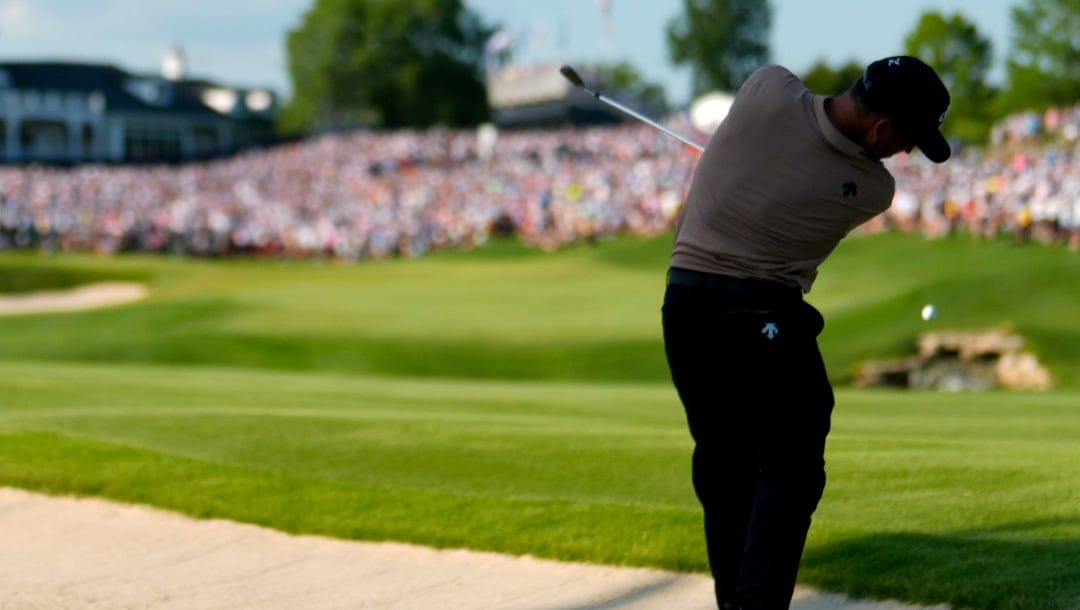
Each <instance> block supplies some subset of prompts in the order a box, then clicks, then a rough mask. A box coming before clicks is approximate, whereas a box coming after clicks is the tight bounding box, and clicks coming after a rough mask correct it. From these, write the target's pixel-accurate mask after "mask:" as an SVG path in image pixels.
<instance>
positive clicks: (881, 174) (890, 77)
mask: <svg viewBox="0 0 1080 610" xmlns="http://www.w3.org/2000/svg"><path fill="white" fill-rule="evenodd" d="M948 109H949V93H948V91H947V90H946V88H945V86H944V85H943V84H942V82H941V80H940V79H939V78H938V76H937V75H936V74H935V73H934V70H933V69H932V68H930V67H929V66H927V65H926V64H925V63H923V62H921V61H919V60H918V59H916V58H914V57H904V56H901V57H889V58H885V59H882V60H880V61H875V62H873V63H871V64H870V65H869V66H868V67H867V68H866V71H865V73H864V74H863V76H862V77H861V78H860V79H859V80H858V81H857V82H856V83H855V85H854V86H853V87H852V88H851V89H850V90H848V91H847V92H845V93H843V94H842V95H839V96H837V97H825V96H821V95H814V94H813V93H811V92H810V91H809V90H807V88H806V87H805V86H804V85H803V84H802V82H800V81H799V79H798V78H797V77H796V76H795V75H793V74H792V73H791V72H789V71H788V70H786V69H785V68H782V67H780V66H769V67H766V68H762V69H760V70H758V71H757V72H755V73H754V74H753V75H752V76H750V78H749V79H747V81H746V82H745V83H744V84H743V85H742V87H741V88H740V89H739V92H738V94H737V95H736V98H735V102H734V104H733V105H732V107H731V110H730V112H729V114H728V116H727V118H726V119H725V120H724V122H723V123H722V124H721V125H720V127H719V128H718V129H717V130H716V132H715V133H714V134H713V136H712V138H711V139H710V141H709V143H708V145H707V146H706V148H705V151H704V153H703V155H702V157H701V159H700V161H699V162H698V166H697V169H696V171H695V174H694V178H693V182H692V183H691V187H690V191H689V194H688V196H687V199H686V203H685V205H684V206H683V209H682V211H681V213H680V217H679V220H678V225H677V233H676V237H675V245H674V249H673V253H672V257H671V269H670V270H669V271H668V282H667V290H666V292H665V297H664V306H663V327H664V344H665V350H666V353H667V359H668V364H669V366H670V369H671V375H672V380H673V381H674V384H675V388H676V389H677V390H678V393H679V397H680V399H681V401H682V403H683V406H684V407H685V410H686V417H687V421H688V424H689V428H690V434H691V436H692V437H693V439H694V442H695V447H694V453H693V460H692V471H693V484H694V490H695V492H696V493H697V496H698V499H699V500H700V502H701V505H702V507H703V508H704V513H705V540H706V546H707V550H708V557H709V564H710V567H711V570H712V574H713V578H714V579H715V587H716V599H717V603H718V604H719V605H720V607H722V608H740V609H751V608H755V609H756V608H769V609H775V608H787V607H788V606H789V605H790V603H791V596H792V593H793V591H794V587H795V578H796V573H797V572H798V568H799V561H800V558H801V556H802V552H803V545H804V543H805V541H806V535H807V531H808V530H809V527H810V516H811V514H812V513H813V512H814V510H815V509H816V508H817V504H818V501H819V499H820V498H821V495H822V491H823V490H824V487H825V463H824V457H823V456H824V451H825V437H826V435H827V434H828V432H829V425H830V416H831V413H832V408H833V392H832V387H831V386H830V384H829V379H828V377H827V376H826V373H825V366H824V364H823V362H822V358H821V354H820V352H819V351H818V346H817V335H818V334H819V333H820V332H821V330H822V328H823V326H824V321H823V319H822V317H821V315H820V314H819V313H818V312H817V310H815V309H814V308H813V307H812V306H810V305H809V304H807V303H806V302H804V301H803V298H802V296H803V293H805V292H809V290H810V287H811V285H812V284H813V282H814V278H815V276H816V275H817V268H818V265H820V264H821V262H822V261H824V260H825V258H826V257H827V256H828V255H829V253H831V252H832V250H833V248H835V247H836V245H837V243H838V242H839V241H840V240H841V239H842V238H843V237H844V236H845V235H847V234H848V232H849V231H851V229H853V228H854V227H856V226H858V225H859V224H861V223H863V222H865V221H867V220H869V219H870V218H872V217H874V216H876V215H877V214H879V213H881V212H883V211H885V210H886V209H887V208H888V207H889V205H890V203H891V202H892V197H893V191H894V182H893V178H892V176H891V175H890V174H889V172H888V170H886V168H885V167H884V165H882V163H881V160H882V159H884V158H886V157H889V156H892V155H894V154H896V153H899V152H901V151H911V150H912V149H913V148H915V147H918V148H919V149H920V150H921V151H922V153H923V154H925V155H926V156H927V157H928V158H930V159H931V160H932V161H934V162H938V163H940V162H943V161H945V160H946V159H948V157H949V155H950V149H949V145H948V143H947V142H946V140H945V139H944V137H943V136H942V135H941V133H940V131H939V127H940V125H941V123H942V121H944V120H945V116H946V114H948Z"/></svg>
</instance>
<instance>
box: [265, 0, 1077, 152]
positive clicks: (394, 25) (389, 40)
mask: <svg viewBox="0 0 1080 610" xmlns="http://www.w3.org/2000/svg"><path fill="white" fill-rule="evenodd" d="M771 27H772V7H771V5H770V4H769V2H768V0H682V7H681V12H680V14H678V15H677V16H676V17H675V18H674V19H672V20H671V22H669V23H668V24H666V26H665V33H666V36H667V45H668V52H669V59H670V60H671V62H672V63H673V64H674V65H676V66H685V67H687V68H688V69H689V70H690V75H691V89H692V93H693V95H694V96H697V95H700V94H702V93H705V92H709V91H715V90H722V91H735V90H736V89H737V88H738V86H739V85H740V84H741V83H742V81H743V80H745V79H746V77H747V76H749V75H750V74H751V73H752V72H753V71H754V70H756V69H757V68H759V67H761V66H763V65H766V64H768V63H770V61H771V48H770V46H769V43H768V40H769V34H770V32H771ZM500 29H501V28H500V27H499V26H498V25H497V24H492V23H488V22H486V21H485V20H484V18H483V16H482V15H479V14H478V13H476V12H475V11H473V10H471V9H469V8H468V7H467V6H466V5H465V4H464V0H314V1H313V4H312V5H311V7H310V8H309V9H308V10H307V11H306V13H305V14H304V16H303V18H302V20H301V22H300V24H299V25H298V26H296V27H295V28H294V29H292V30H291V31H290V32H289V33H288V35H287V40H286V49H287V55H288V70H289V75H290V79H291V83H292V89H293V95H292V98H291V99H290V101H289V103H288V104H287V105H286V107H285V108H284V109H283V110H282V112H281V115H280V117H279V126H280V128H281V130H282V132H284V133H291V134H297V133H307V132H311V131H319V130H327V129H340V128H344V127H350V126H368V127H376V128H404V127H414V128H426V127H431V126H435V125H445V126H449V127H465V126H472V125H477V124H479V123H481V122H484V121H486V120H488V119H489V116H490V110H489V108H488V102H487V91H486V84H485V82H486V78H485V71H486V70H487V68H488V65H489V60H490V57H491V42H492V41H493V39H494V38H495V37H496V36H497V34H498V32H499V31H500ZM1077 32H1080V0H1029V1H1028V2H1026V3H1024V4H1019V5H1016V6H1013V7H1012V9H1011V35H1010V41H1009V48H1008V49H1005V50H1000V49H995V48H994V45H993V43H992V42H991V41H990V39H989V38H987V37H986V36H985V35H984V34H983V33H982V32H980V31H979V29H978V27H977V26H976V25H975V24H974V23H973V22H972V21H970V20H969V19H968V18H967V17H966V16H964V15H963V14H961V13H952V14H944V13H941V12H939V11H927V12H924V13H923V14H922V15H921V16H920V18H919V20H918V22H917V23H916V24H915V26H914V28H913V29H912V30H911V32H910V33H909V34H908V35H907V36H906V37H905V38H904V40H903V41H902V48H900V49H899V50H898V51H902V52H903V53H905V54H908V55H915V56H918V57H920V58H922V59H923V60H925V61H926V62H927V63H929V64H931V65H933V66H934V67H935V68H936V69H937V70H938V73H939V74H940V75H941V77H942V80H944V81H945V83H946V85H947V86H948V87H949V91H950V92H951V94H952V98H953V104H952V111H951V113H950V115H949V116H950V121H949V122H948V123H947V124H946V126H945V128H946V131H947V134H948V135H949V136H951V137H953V138H956V139H959V140H962V141H965V142H970V143H976V144H978V143H982V142H984V141H985V139H986V136H987V133H988V132H989V129H990V127H991V126H992V124H993V123H994V122H995V121H997V120H999V119H1000V118H1001V117H1003V116H1006V115H1008V114H1009V113H1011V112H1015V111H1017V110H1023V109H1033V110H1042V109H1045V108H1047V107H1050V106H1063V105H1068V104H1073V103H1075V102H1077V101H1078V100H1080V45H1077V38H1076V36H1077V34H1076V33H1077ZM505 50H506V49H505V48H503V52H504V54H503V57H504V58H505ZM997 53H1004V54H1005V55H1004V58H1005V68H1006V70H1005V71H1006V82H1005V83H1004V84H1002V85H995V84H992V83H990V82H989V81H988V75H989V73H990V70H991V68H992V66H993V64H994V60H995V56H996V54H997ZM588 68H590V71H591V72H592V73H593V74H596V75H598V76H600V77H601V78H602V79H603V81H604V82H605V86H606V87H608V88H609V90H611V91H619V92H621V93H623V94H625V95H627V96H628V97H631V98H633V99H636V100H638V101H640V102H641V103H642V104H644V105H646V106H648V107H649V108H652V109H654V110H663V109H666V108H667V107H669V103H668V100H667V99H666V95H665V93H664V91H663V88H662V87H661V86H659V85H658V84H656V83H652V82H649V81H648V80H647V79H646V78H645V77H644V76H643V75H642V74H641V73H640V72H639V71H638V70H637V69H636V68H635V67H634V66H633V65H631V64H629V63H628V62H625V61H623V62H616V63H606V64H596V65H592V66H588ZM789 68H792V69H793V70H794V71H796V72H797V73H798V74H799V76H800V77H801V78H802V79H803V81H804V82H805V83H806V85H807V86H808V87H809V88H810V89H811V90H812V91H814V92H816V93H823V94H835V93H840V92H842V91H844V90H846V89H847V88H848V87H850V86H851V85H852V84H853V83H854V82H855V80H856V79H857V78H858V77H859V75H861V74H862V70H863V68H864V66H863V65H862V64H861V63H859V62H856V61H855V60H851V61H848V62H846V63H841V64H839V65H830V64H828V63H827V62H826V61H824V60H818V61H817V62H815V63H814V64H813V65H811V66H809V67H807V68H806V69H805V70H803V71H802V72H799V68H801V67H799V66H789Z"/></svg>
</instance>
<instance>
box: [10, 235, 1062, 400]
mask: <svg viewBox="0 0 1080 610" xmlns="http://www.w3.org/2000/svg"><path fill="white" fill-rule="evenodd" d="M669 243H670V236H663V237H660V238H654V239H651V240H643V239H634V238H627V239H621V240H614V241H611V242H607V243H602V244H599V245H597V246H594V247H579V248H571V249H567V250H565V251H561V252H558V253H554V254H543V253H539V252H537V251H533V250H527V249H525V248H523V247H521V246H518V245H516V244H511V243H497V244H494V245H493V246H490V247H489V248H486V249H482V250H479V251H476V252H464V253H462V252H457V253H445V254H441V255H436V256H431V257H429V258H425V259H421V260H416V261H384V262H376V263H365V264H359V265H339V264H331V263H275V262H259V261H228V262H206V261H182V260H165V259H155V258H138V257H133V258H98V257H67V256H65V257H55V258H53V257H41V256H32V255H30V256H28V255H12V254H5V255H0V286H3V285H5V284H10V283H11V282H10V281H6V280H5V279H4V278H5V277H8V278H10V277H14V276H22V277H25V276H26V275H27V274H28V271H27V270H33V271H34V272H35V273H37V272H40V273H41V275H42V277H44V278H48V277H53V276H65V275H68V276H70V275H78V274H95V276H102V275H109V274H112V275H115V276H119V277H131V276H142V277H147V278H150V279H149V282H150V285H151V290H152V296H151V298H150V299H148V300H145V301H142V302H139V303H136V304H133V305H130V306H126V307H122V308H115V309H108V310H101V311H95V312H86V313H80V314H59V315H52V316H35V317H32V318H25V317H24V318H17V319H16V318H7V319H5V318H0V336H3V337H4V338H5V340H4V341H3V342H0V359H5V358H8V359H10V358H17V359H39V360H82V361H95V362H96V361H114V362H157V363H174V364H220V365H231V366H250V367H256V368H266V367H270V368H275V369H292V370H330V371H341V372H368V373H379V374H391V375H402V376H416V375H420V376H440V377H460V378H488V379H534V380H540V379H552V380H554V379H578V380H593V381H605V380H607V381H656V382H664V381H666V380H667V369H666V365H665V363H664V360H663V351H662V349H661V345H660V338H659V335H660V332H659V317H660V316H659V308H660V302H661V300H662V298H663V295H662V293H663V275H664V269H665V266H666V261H667V251H668V249H669ZM1078 278H1080V258H1078V257H1077V256H1076V255H1074V254H1070V253H1069V252H1067V251H1064V250H1063V249H1061V248H1047V247H1039V246H1026V247H1016V246H1013V245H1011V244H1009V243H1006V242H990V243H978V242H970V241H969V240H967V239H966V238H964V239H956V240H937V241H927V240H925V239H922V238H920V237H918V236H911V235H882V236H874V237H860V238H855V239H851V240H849V241H847V242H845V243H844V244H842V245H841V247H840V248H839V249H838V251H837V252H836V253H835V255H834V257H833V258H832V259H830V260H829V261H828V262H827V263H826V264H825V265H824V266H823V268H822V270H821V278H820V280H819V281H818V283H817V285H816V286H815V289H814V291H813V292H812V293H811V294H810V295H809V297H808V298H809V300H810V301H811V302H812V303H814V304H815V305H817V306H818V307H819V308H821V309H822V311H823V312H824V313H825V314H826V319H827V320H828V324H827V326H826V329H825V332H824V334H823V335H822V337H821V343H822V349H823V352H824V353H825V356H826V360H827V364H828V365H829V370H830V374H831V375H832V376H833V378H834V381H837V382H839V383H843V382H846V381H848V380H849V379H850V377H851V373H852V371H853V370H854V368H855V366H856V365H857V364H858V363H859V362H860V361H862V360H865V359H868V358H881V357H888V356H897V355H902V354H906V353H908V352H909V351H910V350H911V349H912V348H913V345H914V341H915V338H916V337H917V335H918V334H919V333H920V332H923V331H926V330H941V329H954V328H987V327H1003V328H1008V329H1011V330H1015V331H1016V332H1019V333H1021V334H1022V335H1024V336H1025V337H1026V338H1027V339H1028V340H1029V347H1030V348H1031V349H1032V350H1033V351H1035V352H1036V353H1037V354H1038V355H1039V356H1040V358H1042V359H1043V360H1044V361H1045V362H1046V363H1048V365H1049V366H1050V367H1051V370H1052V373H1053V374H1054V378H1055V381H1056V383H1057V385H1058V386H1059V387H1067V388H1076V387H1080V314H1078V313H1077V309H1076V303H1077V302H1080V282H1078V281H1077V279H1078ZM928 302H932V303H935V304H936V305H937V306H938V308H939V311H940V315H939V317H938V319H937V320H935V321H934V322H932V323H930V324H927V323H924V322H923V321H922V320H921V319H919V317H918V312H919V309H920V308H921V307H922V305H923V304H925V303H928Z"/></svg>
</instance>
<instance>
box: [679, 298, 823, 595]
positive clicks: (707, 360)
mask: <svg viewBox="0 0 1080 610" xmlns="http://www.w3.org/2000/svg"><path fill="white" fill-rule="evenodd" d="M663 324H664V345H665V350H666V353H667V359H668V365H669V366H670V368H671V375H672V380H673V381H674V384H675V388H676V390H678V393H679V397H680V399H681V400H682V403H683V406H684V407H685V409H686V417H687V421H688V423H689V427H690V434H691V436H692V437H693V439H694V443H695V447H694V455H693V467H692V468H693V483H694V490H695V492H696V493H697V497H698V499H699V500H700V501H701V505H702V508H703V509H704V512H705V540H706V545H707V548H708V556H709V565H710V567H711V569H712V574H713V578H714V579H715V584H716V598H717V603H718V604H720V605H721V606H724V605H730V606H733V607H737V608H769V609H772V608H787V607H788V606H789V605H790V603H791V596H792V593H793V591H794V588H795V577H796V574H797V572H798V568H799V560H800V558H801V556H802V552H803V545H804V544H805V542H806V534H807V531H808V530H809V528H810V515H811V514H812V513H813V512H814V510H815V509H816V508H817V504H818V501H819V500H820V499H821V494H822V491H823V490H824V488H825V460H824V457H823V456H824V452H825V437H826V435H827V434H828V432H829V418H830V415H831V413H832V407H833V393H832V387H831V386H830V385H829V380H828V378H827V377H826V374H825V365H824V363H823V362H822V359H821V353H820V352H819V350H818V346H817V335H818V334H819V333H820V332H821V329H822V327H823V325H824V322H823V320H822V317H821V315H820V314H819V313H818V312H817V310H816V309H814V308H813V307H812V306H810V305H809V304H807V303H805V302H804V301H803V300H802V298H801V296H799V294H798V292H797V291H796V292H795V293H794V296H790V293H789V292H785V291H783V290H781V291H771V290H762V289H760V287H759V286H755V285H753V284H752V283H751V284H749V285H741V284H739V283H738V282H737V281H736V282H734V283H733V284H732V285H727V284H722V285H717V286H709V287H707V286H689V285H680V284H669V285H668V287H667V291H666V294H665V297H664V307H663Z"/></svg>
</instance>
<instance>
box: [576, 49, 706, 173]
mask: <svg viewBox="0 0 1080 610" xmlns="http://www.w3.org/2000/svg"><path fill="white" fill-rule="evenodd" d="M560 72H561V73H562V75H563V76H564V77H566V79H567V80H569V81H570V82H571V83H573V84H574V85H575V86H577V87H578V88H579V89H581V90H582V91H584V92H585V93H588V94H589V95H591V96H593V97H594V98H596V100H597V101H598V102H603V103H605V104H607V105H608V106H611V107H612V108H614V109H616V110H618V111H620V112H623V113H625V114H628V115H630V116H632V117H634V118H635V119H637V120H639V121H641V122H642V123H645V124H646V125H651V126H652V127H655V128H656V129H659V130H660V131H662V132H664V133H666V134H667V135H669V136H671V137H673V138H675V139H676V140H679V141H680V142H682V143H683V144H686V145H688V146H693V147H694V148H696V149H698V150H699V151H702V152H704V150H705V147H704V146H702V145H700V144H698V143H697V142H694V141H693V140H691V139H689V138H687V137H686V136H683V135H681V134H678V133H675V132H674V131H672V130H670V129H668V128H667V127H664V126H663V125H661V124H660V123H657V122H656V121H654V120H652V119H650V118H649V117H647V116H645V115H643V114H641V113H640V112H638V111H636V110H634V109H632V108H627V107H626V106H624V105H622V104H620V103H619V102H616V101H615V100H613V99H611V98H609V97H606V96H604V95H602V94H600V93H597V92H596V91H592V90H590V89H589V88H588V87H586V86H585V83H584V81H582V80H581V77H580V76H578V75H577V72H575V71H574V69H573V68H571V67H569V66H563V67H562V70H560Z"/></svg>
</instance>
